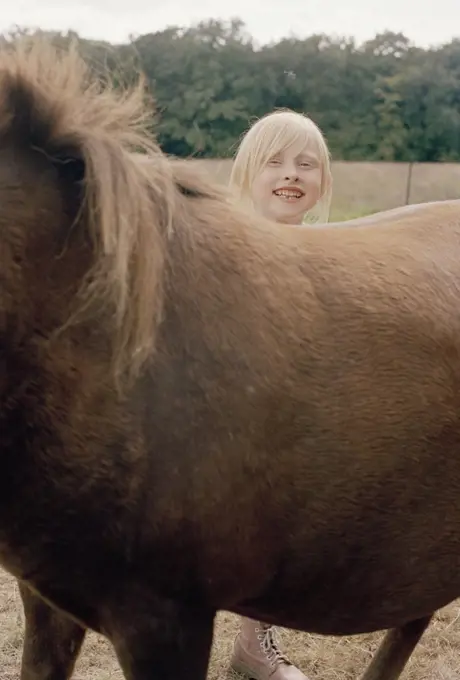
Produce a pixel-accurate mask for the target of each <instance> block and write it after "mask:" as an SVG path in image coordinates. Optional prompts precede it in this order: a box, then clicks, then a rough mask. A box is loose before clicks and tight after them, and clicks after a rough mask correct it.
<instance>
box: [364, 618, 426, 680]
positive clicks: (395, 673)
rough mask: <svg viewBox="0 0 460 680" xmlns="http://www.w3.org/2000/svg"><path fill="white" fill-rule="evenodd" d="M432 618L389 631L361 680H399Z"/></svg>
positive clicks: (412, 622)
mask: <svg viewBox="0 0 460 680" xmlns="http://www.w3.org/2000/svg"><path fill="white" fill-rule="evenodd" d="M431 618H432V617H431V616H426V617H424V618H422V619H417V620H416V621H410V622H409V623H406V625H405V626H401V628H395V629H394V630H390V631H388V633H387V634H386V636H385V637H384V639H383V642H382V643H381V645H380V647H379V648H378V649H377V652H376V654H375V656H374V658H373V659H372V661H371V663H370V665H369V667H368V668H367V669H366V672H365V673H364V675H363V676H362V679H361V680H398V678H399V677H400V675H401V673H402V672H403V670H404V667H405V665H406V663H407V662H408V660H409V658H410V656H411V654H412V652H413V651H414V649H415V647H416V646H417V643H418V641H419V640H420V638H421V637H422V635H423V633H424V632H425V630H426V628H427V627H428V624H429V623H430V621H431Z"/></svg>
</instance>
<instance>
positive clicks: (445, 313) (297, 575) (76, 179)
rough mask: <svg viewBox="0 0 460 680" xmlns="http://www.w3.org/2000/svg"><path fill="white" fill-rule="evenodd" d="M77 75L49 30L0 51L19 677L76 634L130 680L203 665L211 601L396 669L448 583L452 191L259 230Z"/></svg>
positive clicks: (456, 319)
mask: <svg viewBox="0 0 460 680" xmlns="http://www.w3.org/2000/svg"><path fill="white" fill-rule="evenodd" d="M78 68H79V67H78V63H77V61H76V59H75V57H74V56H68V57H64V58H63V61H62V62H60V61H59V60H58V59H57V57H56V55H54V54H53V53H52V52H49V51H48V50H47V49H46V48H45V47H43V46H40V44H38V46H36V47H35V48H33V49H32V50H31V51H30V52H25V53H24V54H23V53H22V51H21V48H18V49H17V51H14V50H13V51H12V53H11V54H6V55H5V56H4V57H3V58H2V61H1V62H0V95H1V96H0V254H1V263H2V264H1V268H0V347H1V361H2V364H0V367H1V371H0V432H1V436H0V454H1V461H2V475H1V477H0V562H1V564H2V565H3V566H4V567H5V568H6V569H8V570H9V571H10V572H11V573H12V574H13V575H14V576H15V577H16V578H18V579H19V581H20V583H21V592H22V595H23V598H24V606H25V613H26V622H27V625H26V639H25V651H24V661H23V671H22V673H23V676H22V677H23V680H50V679H52V680H64V679H65V678H67V677H68V676H69V674H70V672H71V669H72V664H73V662H74V660H75V658H76V656H77V654H78V650H79V646H80V644H81V641H82V639H83V635H84V629H85V628H86V627H90V628H93V629H95V630H97V631H100V632H102V633H104V634H105V635H107V636H108V638H109V639H110V640H111V641H112V642H113V644H114V647H115V650H116V652H117V654H118V658H119V659H120V663H121V666H122V668H123V670H124V673H125V676H126V677H127V678H128V679H131V680H152V679H153V678H157V677H158V678H161V679H162V680H163V679H169V678H171V680H173V679H174V680H181V679H182V678H187V680H203V678H204V675H205V672H206V667H207V662H208V654H209V647H210V644H211V636H212V626H213V618H214V615H215V612H216V611H217V610H219V609H228V610H230V611H233V612H236V613H241V614H245V615H249V616H253V617H256V618H259V619H262V620H264V621H267V622H273V623H277V624H280V625H285V626H288V627H294V628H298V629H302V630H306V631H315V632H319V633H325V634H330V633H331V634H339V635H340V634H350V633H359V632H367V631H374V630H378V629H386V628H396V629H399V632H398V631H396V633H395V634H394V635H393V634H391V635H389V637H388V638H387V642H386V644H385V646H384V647H383V648H382V650H381V652H380V654H379V655H378V656H377V660H376V662H375V664H374V665H373V666H372V667H371V669H370V670H369V671H368V674H367V675H366V678H369V679H370V678H372V679H373V680H395V679H396V678H397V677H399V674H400V671H401V669H402V667H403V666H404V663H405V662H406V660H407V658H408V656H409V655H410V652H411V650H412V648H413V647H414V646H415V644H416V642H417V640H418V638H419V636H420V635H421V634H422V632H423V630H424V628H425V626H426V625H427V623H428V621H429V619H430V617H431V615H432V613H433V612H434V611H435V610H437V609H438V608H440V607H442V606H444V605H446V604H447V603H448V602H450V601H452V600H453V599H455V598H457V597H458V596H460V417H459V416H460V389H459V388H460V353H459V350H460V201H451V202H444V203H433V204H427V205H422V206H416V207H411V208H403V209H399V210H395V211H391V212H389V213H387V214H381V215H379V216H373V217H370V218H362V219H360V220H355V221H354V222H350V223H349V224H342V225H341V227H340V228H336V225H331V226H324V227H322V228H321V229H316V228H305V229H302V228H296V227H292V228H290V227H286V226H280V225H276V224H272V223H270V222H267V221H265V220H263V219H260V218H257V217H253V216H250V215H248V214H246V213H245V212H243V211H241V210H239V209H238V208H237V207H236V206H235V205H233V204H232V203H231V201H229V200H227V198H226V196H225V195H220V194H219V192H218V191H217V190H216V189H214V188H212V187H209V186H207V185H206V184H205V183H204V182H203V181H202V180H200V179H196V178H194V177H193V175H192V173H191V171H190V170H189V169H188V168H185V167H184V166H183V165H181V164H175V163H173V162H172V161H170V160H168V159H166V158H165V157H164V156H163V155H162V154H161V153H160V152H159V151H158V150H157V149H156V148H155V147H154V145H153V144H151V143H149V142H148V139H147V138H146V137H144V135H143V133H142V132H140V133H137V132H136V130H135V129H134V123H133V120H134V118H135V117H136V115H137V111H138V109H139V108H141V104H140V103H138V102H137V100H136V96H137V95H132V97H131V99H128V100H127V101H124V102H120V101H118V100H117V98H116V96H115V95H114V94H108V95H104V94H102V93H97V92H96V93H95V92H94V91H91V90H90V91H86V92H84V91H83V88H82V83H83V79H82V77H80V76H79V74H78ZM75 73H76V74H77V75H75ZM61 97H62V99H61ZM130 144H133V145H134V146H136V147H139V146H142V145H143V144H144V146H145V147H146V148H147V149H149V150H150V151H151V153H152V157H151V161H150V162H149V163H145V162H140V161H139V159H138V158H137V157H136V156H134V155H132V154H130V153H129V152H128V148H130ZM81 180H84V181H85V183H86V185H84V186H83V187H82V183H81ZM84 190H86V191H87V199H88V200H87V201H86V202H85V201H84V200H83V199H84V197H85V193H84ZM48 604H50V605H51V607H49V606H48Z"/></svg>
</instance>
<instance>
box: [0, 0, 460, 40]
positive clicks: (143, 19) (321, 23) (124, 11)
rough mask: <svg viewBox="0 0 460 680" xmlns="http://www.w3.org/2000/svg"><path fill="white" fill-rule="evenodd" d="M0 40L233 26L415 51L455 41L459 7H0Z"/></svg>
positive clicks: (171, 1) (336, 3)
mask: <svg viewBox="0 0 460 680" xmlns="http://www.w3.org/2000/svg"><path fill="white" fill-rule="evenodd" d="M2 5H3V6H2V8H1V11H0V32H3V31H5V30H8V29H10V28H11V27H13V26H15V25H18V26H29V27H33V28H37V27H38V28H42V29H44V30H60V31H66V30H68V29H73V30H74V31H76V32H77V33H79V34H80V35H81V36H83V37H86V38H92V39H101V40H107V41H109V42H112V43H114V42H115V43H116V42H124V41H126V40H128V39H129V36H130V35H133V34H134V35H143V34H145V33H150V32H154V31H158V30H162V29H164V28H166V27H167V26H168V25H181V26H189V25H190V24H192V23H195V22H197V21H200V20H203V19H209V18H215V19H231V18H240V19H242V20H243V21H244V22H245V24H246V29H247V31H248V32H249V33H250V34H251V35H252V36H253V37H254V39H255V40H256V42H257V43H259V44H263V43H266V42H270V41H272V40H275V41H276V40H279V39H280V38H282V37H288V36H290V35H295V36H296V37H300V38H302V37H307V36H309V35H311V34H312V33H326V34H328V35H336V36H338V35H340V36H347V37H355V39H356V41H357V42H358V43H361V42H363V41H364V40H368V39H370V38H373V37H374V36H375V34H376V33H379V32H382V31H385V30H391V31H395V32H398V31H401V32H402V33H404V34H405V35H406V36H407V37H408V38H409V39H410V40H411V41H412V42H414V43H415V44H416V45H418V46H420V47H429V46H433V45H439V44H441V43H444V42H449V41H450V40H451V39H452V38H455V37H459V38H460V1H459V0H422V1H421V2H420V0H419V2H415V1H414V0H60V1H59V0H54V1H53V0H12V1H11V0H10V2H8V1H7V0H3V2H2Z"/></svg>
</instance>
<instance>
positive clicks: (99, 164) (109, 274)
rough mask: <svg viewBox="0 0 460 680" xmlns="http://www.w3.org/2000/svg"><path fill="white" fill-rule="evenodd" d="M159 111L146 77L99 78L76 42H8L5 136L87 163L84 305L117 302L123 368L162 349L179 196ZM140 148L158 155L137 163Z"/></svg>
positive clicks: (4, 52) (116, 334)
mask: <svg viewBox="0 0 460 680" xmlns="http://www.w3.org/2000/svg"><path fill="white" fill-rule="evenodd" d="M152 113H153V107H152V105H149V103H148V102H147V101H146V98H145V88H144V82H143V79H140V80H139V82H138V84H137V86H135V87H133V88H131V89H129V90H126V91H124V92H120V91H119V90H115V89H114V88H113V86H111V85H110V83H108V82H106V83H103V82H102V81H101V80H100V79H97V78H96V77H92V74H91V72H90V69H89V67H88V65H87V64H86V63H85V62H84V60H83V59H82V58H81V57H80V56H79V54H78V51H77V47H76V45H75V44H73V45H72V46H71V47H70V49H68V50H59V49H58V48H56V47H53V46H52V44H51V43H50V41H49V40H46V39H44V38H43V37H33V38H25V39H21V40H18V41H15V42H14V43H11V44H4V45H3V46H2V48H1V50H0V139H3V140H4V142H5V143H8V144H13V143H14V144H17V145H18V146H21V148H29V149H30V150H31V151H33V150H35V151H37V150H39V151H41V152H43V153H45V154H46V156H47V157H48V158H49V159H50V161H51V162H54V163H55V164H56V167H58V164H59V165H60V167H61V168H63V167H64V164H68V163H69V162H70V163H71V162H72V161H75V162H76V163H79V164H80V166H83V168H84V170H83V172H82V176H80V177H79V180H82V181H81V184H82V186H83V194H84V196H83V202H82V207H81V213H80V215H79V219H82V220H84V221H85V224H86V225H87V228H88V230H89V233H90V234H91V237H92V239H93V241H94V267H93V268H92V270H91V271H90V272H89V273H88V276H87V279H86V280H85V282H84V285H83V288H82V290H81V294H80V296H79V300H78V310H79V312H78V313H81V312H82V310H88V308H91V309H94V308H95V307H97V308H98V309H101V308H104V309H107V308H109V309H113V321H114V326H113V333H111V338H112V340H113V361H114V370H115V373H116V375H118V376H121V375H122V374H123V373H125V372H126V371H127V372H128V373H130V374H136V373H138V371H139V369H140V368H141V366H142V365H143V363H144V362H145V361H146V360H147V359H148V358H149V356H150V355H151V354H152V352H153V350H154V344H155V335H156V329H157V326H158V322H159V320H160V319H161V314H162V301H163V290H162V281H163V270H164V262H165V257H166V241H167V238H168V235H169V233H170V231H171V228H172V218H173V212H174V206H175V202H177V197H178V195H179V193H178V190H177V187H176V185H175V183H174V180H173V177H172V171H171V164H170V162H169V160H168V159H167V158H166V156H165V155H164V154H162V153H161V151H160V149H159V147H158V145H157V144H156V142H155V141H154V139H153V138H152V137H151V135H150V134H149V133H148V132H147V124H148V122H149V120H151V117H152ZM133 152H135V153H133ZM139 152H140V153H142V154H148V156H149V160H150V161H151V162H148V163H145V162H142V163H141V162H139V159H138V156H137V154H138V153H139ZM144 158H145V156H144ZM78 184H80V182H78ZM79 190H80V191H81V187H79ZM107 303H109V305H110V307H108V306H107ZM78 313H77V314H76V317H77V316H78ZM74 320H75V319H74Z"/></svg>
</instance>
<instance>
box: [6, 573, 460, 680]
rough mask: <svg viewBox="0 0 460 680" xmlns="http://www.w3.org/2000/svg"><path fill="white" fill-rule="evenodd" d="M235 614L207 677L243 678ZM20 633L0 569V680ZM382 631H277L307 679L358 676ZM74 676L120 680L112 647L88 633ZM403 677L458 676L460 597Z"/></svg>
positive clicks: (220, 631)
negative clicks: (330, 634) (235, 652)
mask: <svg viewBox="0 0 460 680" xmlns="http://www.w3.org/2000/svg"><path fill="white" fill-rule="evenodd" d="M237 630H238V618H237V617H235V616H233V615H232V614H228V613H226V612H222V613H221V614H219V616H218V619H217V624H216V630H215V635H214V645H213V650H212V657H211V665H210V669H209V678H208V680H218V679H219V680H241V678H240V677H239V676H238V675H237V674H236V673H233V672H232V671H230V670H229V667H228V662H229V658H230V655H231V650H232V644H233V639H234V637H235V635H236V633H237ZM22 635H23V614H22V606H21V601H20V597H19V593H18V590H17V586H16V583H15V581H14V580H13V579H12V578H11V577H10V576H8V575H7V574H5V573H4V572H3V571H0V680H17V678H18V677H19V667H20V661H21V650H22ZM380 638H381V634H375V635H360V636H357V637H354V638H324V637H320V636H317V635H307V634H305V633H297V632H294V631H288V630H284V629H283V630H281V631H280V640H281V643H282V646H283V648H284V649H285V650H286V651H287V652H288V654H289V656H290V657H291V659H292V660H293V661H294V662H295V663H296V664H297V665H298V666H299V667H300V668H301V669H302V670H303V671H304V672H305V673H306V674H307V675H308V676H309V678H310V679H311V680H314V678H316V679H318V680H319V679H321V680H357V678H359V677H360V676H361V673H362V671H363V669H364V667H365V666H366V665H367V663H368V662H369V659H370V657H371V655H372V653H373V652H374V650H375V649H376V646H377V644H378V642H379V640H380ZM74 677H75V680H123V676H122V673H121V671H120V669H119V668H118V665H117V662H116V659H115V656H114V654H113V651H112V649H111V647H110V645H109V644H108V643H107V642H106V641H105V640H104V639H103V638H101V637H99V636H97V635H95V634H93V633H91V634H90V635H89V636H88V637H87V639H86V641H85V645H84V647H83V651H82V654H81V655H80V658H79V660H78V664H77V668H76V670H75V676H74ZM401 680H460V600H458V601H456V602H454V603H453V604H451V605H449V606H448V607H445V608H444V609H442V610H441V611H440V612H439V613H438V614H437V616H436V620H435V621H434V623H432V625H431V626H430V628H429V629H428V631H427V632H426V633H425V635H424V637H423V638H422V641H421V642H420V644H419V646H418V647H417V649H416V650H415V652H414V654H413V657H412V659H411V662H410V663H409V666H408V667H407V669H406V671H405V673H404V674H403V676H402V678H401Z"/></svg>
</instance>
